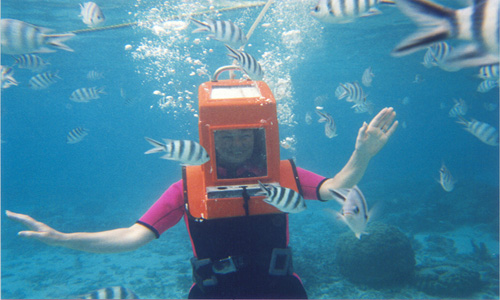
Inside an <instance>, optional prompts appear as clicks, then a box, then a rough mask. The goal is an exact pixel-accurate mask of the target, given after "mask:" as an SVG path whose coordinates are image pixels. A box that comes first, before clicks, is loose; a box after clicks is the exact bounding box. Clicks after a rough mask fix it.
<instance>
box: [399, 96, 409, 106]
mask: <svg viewBox="0 0 500 300" xmlns="http://www.w3.org/2000/svg"><path fill="white" fill-rule="evenodd" d="M410 102H411V100H410V97H408V96H405V97H404V98H403V99H401V104H403V105H408V104H410Z"/></svg>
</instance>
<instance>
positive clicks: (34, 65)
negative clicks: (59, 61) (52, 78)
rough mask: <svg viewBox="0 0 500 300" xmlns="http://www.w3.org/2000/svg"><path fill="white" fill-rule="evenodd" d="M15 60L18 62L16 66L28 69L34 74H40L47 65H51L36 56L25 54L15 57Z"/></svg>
mask: <svg viewBox="0 0 500 300" xmlns="http://www.w3.org/2000/svg"><path fill="white" fill-rule="evenodd" d="M14 59H15V60H16V62H15V64H16V65H17V66H18V67H19V68H20V69H28V70H31V71H32V72H40V71H41V70H43V69H44V68H45V67H46V66H47V65H50V63H48V62H46V61H44V60H43V58H41V57H40V56H38V55H35V54H23V55H19V56H16V57H14Z"/></svg>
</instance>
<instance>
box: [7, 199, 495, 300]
mask: <svg viewBox="0 0 500 300" xmlns="http://www.w3.org/2000/svg"><path fill="white" fill-rule="evenodd" d="M323 207H324V205H323V204H322V203H318V202H311V201H309V202H308V208H309V210H308V211H306V212H305V213H303V214H299V215H293V216H291V217H290V232H291V241H290V243H291V246H292V248H293V251H294V268H295V271H296V272H297V273H298V274H299V275H300V276H301V279H302V281H303V283H304V285H305V288H306V290H307V292H308V296H309V298H311V299H333V298H336V299H441V298H442V297H438V296H432V295H428V294H426V293H424V292H422V291H419V290H418V289H417V288H416V287H413V286H411V285H405V286H397V287H391V288H372V287H369V286H365V285H360V284H353V283H351V282H349V281H348V280H347V279H346V278H344V277H343V276H342V275H341V274H340V273H339V271H338V268H337V266H336V263H335V259H334V253H333V252H334V250H333V249H334V244H335V239H336V238H337V237H338V236H340V234H342V233H343V232H345V231H346V230H348V228H347V227H346V226H332V224H336V223H335V222H334V221H332V219H331V217H330V215H329V214H328V213H326V212H325V210H324V209H323ZM329 207H332V208H335V207H337V206H336V205H335V204H332V205H329ZM53 209H54V210H57V208H53ZM47 212H50V209H49V210H48V211H47ZM114 213H117V214H120V213H122V214H123V215H126V214H130V212H127V211H126V209H124V208H122V209H118V211H115V212H114ZM100 218H103V221H102V222H103V223H105V222H106V221H105V218H106V216H105V215H104V214H102V215H101V216H100ZM55 219H57V218H55ZM310 220H314V222H310ZM46 221H48V223H50V220H46ZM93 221H94V222H98V220H93ZM72 222H73V223H75V224H79V223H81V224H85V223H86V221H85V220H84V219H81V220H78V217H75V219H74V220H72ZM82 226H83V225H82ZM318 228H323V230H321V231H318ZM488 231H489V229H488V226H486V225H484V224H483V225H481V224H479V225H473V226H470V225H468V226H463V227H458V228H455V229H453V230H446V231H442V232H439V233H436V232H428V233H425V232H421V233H418V234H415V235H414V236H413V239H414V241H418V242H420V246H419V247H414V248H417V249H418V250H417V251H416V252H415V253H416V263H417V266H418V265H419V264H422V263H424V262H429V261H434V262H439V261H441V262H443V263H445V262H450V261H454V262H455V263H463V264H467V265H471V264H472V265H476V266H477V270H478V271H480V273H481V276H482V280H484V281H485V285H484V287H483V289H482V290H481V292H478V293H475V294H472V295H467V296H464V297H458V298H469V299H498V277H497V278H496V280H495V279H492V276H494V275H492V273H493V274H494V273H495V272H496V274H497V276H498V236H495V235H494V234H491V233H488ZM436 234H438V235H439V236H440V237H443V238H445V239H448V240H453V241H454V245H455V248H456V249H454V250H453V251H451V252H454V254H452V255H451V256H450V255H449V253H436V252H435V251H434V252H433V251H432V250H431V249H430V247H426V238H427V237H429V236H430V235H436ZM471 240H474V241H475V242H476V244H479V243H484V244H485V245H486V247H487V248H488V250H489V251H490V254H491V261H488V262H482V263H480V264H479V263H477V260H476V258H475V257H474V254H473V253H472V252H473V249H472V246H471ZM22 242H23V243H26V245H25V247H23V249H24V251H22V252H20V253H19V252H18V253H14V252H13V251H12V250H10V249H9V248H8V247H5V248H4V250H3V251H2V256H3V260H2V261H3V264H2V269H3V270H7V271H3V272H2V298H3V299H9V298H24V299H35V298H45V299H51V298H73V297H76V296H79V295H82V294H85V293H87V292H90V291H93V290H96V289H99V288H103V287H108V286H123V287H127V288H129V289H130V290H132V291H134V292H135V293H136V294H137V295H138V296H139V297H140V298H143V299H144V298H146V299H148V298H150V299H159V298H164V299H180V298H186V297H187V291H188V290H189V288H190V286H191V284H192V283H191V267H190V264H189V259H190V258H191V256H192V252H191V246H190V243H189V238H188V235H187V231H186V228H185V224H184V222H183V221H181V222H180V223H179V224H177V225H176V226H174V227H173V228H172V229H170V230H169V231H167V232H166V233H164V234H163V235H162V236H161V237H160V239H158V240H156V241H154V242H152V243H150V244H149V245H147V246H145V247H143V248H141V249H139V250H136V251H134V252H129V253H119V254H92V253H82V252H77V251H73V250H68V249H60V248H53V247H49V246H45V245H41V244H39V243H37V242H32V241H26V240H25V241H22ZM414 244H415V242H414ZM26 286H29V287H30V288H29V289H26Z"/></svg>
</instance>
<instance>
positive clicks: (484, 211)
mask: <svg viewBox="0 0 500 300" xmlns="http://www.w3.org/2000/svg"><path fill="white" fill-rule="evenodd" d="M315 2H316V1H312V0H311V1H291V2H290V3H288V5H286V7H285V4H284V3H283V2H281V1H276V3H275V4H274V5H273V6H272V7H271V10H270V11H269V12H268V13H267V14H266V16H265V17H264V19H263V20H262V21H261V25H264V26H259V27H257V29H256V31H255V32H254V34H253V35H252V37H251V39H250V44H251V45H250V46H248V47H247V48H246V49H247V51H248V52H249V53H251V54H252V55H254V56H255V57H256V58H257V59H259V61H260V62H261V64H262V68H263V69H264V71H265V73H266V76H265V79H264V80H265V81H266V82H267V83H268V84H269V85H270V86H271V88H272V89H273V92H274V94H275V97H276V98H277V99H278V103H279V105H280V106H279V112H278V113H279V118H280V122H281V124H280V138H281V139H285V138H287V137H289V138H293V140H294V141H295V142H296V143H295V144H293V146H292V147H291V148H289V149H284V148H282V149H281V156H282V158H283V159H285V158H294V159H295V160H296V162H297V164H298V165H299V166H301V167H303V168H306V169H309V170H311V171H314V172H316V173H318V174H321V175H324V176H328V177H332V176H334V175H335V174H336V173H337V172H338V171H339V170H340V169H341V168H342V167H343V166H344V164H345V163H346V162H347V160H348V159H349V156H350V155H351V153H352V151H353V149H354V143H355V139H356V134H357V131H358V129H359V127H360V126H361V125H362V123H363V122H364V121H366V122H369V121H370V120H371V118H372V117H373V115H369V114H367V113H363V114H356V113H354V111H353V110H352V109H351V108H350V106H351V104H350V103H347V102H345V101H344V100H337V99H336V97H335V94H334V92H335V89H336V87H337V86H338V85H339V83H344V82H352V81H359V82H360V81H361V75H362V74H363V71H364V70H365V69H366V68H367V67H370V66H371V67H372V69H373V72H374V74H375V77H374V79H373V83H372V86H371V87H365V88H364V89H365V91H366V92H367V93H368V100H370V101H372V102H373V103H374V107H375V109H374V110H375V112H378V111H379V110H380V109H382V108H384V107H388V106H392V107H394V108H395V111H396V112H397V119H398V120H399V122H400V126H399V128H398V130H397V131H396V133H395V134H394V135H393V137H392V138H391V140H390V141H389V142H388V144H387V145H386V147H385V148H384V149H383V150H382V151H381V152H380V153H379V154H378V155H377V156H376V157H375V158H374V159H373V160H372V162H371V163H370V165H369V168H368V170H367V172H366V173H365V176H364V178H363V179H362V181H361V182H360V184H359V186H360V188H361V189H362V190H363V192H364V193H365V196H366V197H367V201H368V203H369V205H371V204H372V203H375V202H377V203H378V205H379V206H381V207H382V209H381V213H379V215H378V217H377V218H378V220H380V221H382V222H385V223H388V224H391V225H394V226H397V227H399V228H400V229H401V230H402V231H403V232H404V233H405V234H407V235H408V236H410V235H418V234H429V233H435V234H443V235H444V236H447V235H446V234H447V233H450V232H453V230H455V229H457V230H458V229H460V228H462V227H464V226H465V227H467V228H470V230H471V234H472V236H476V237H477V239H479V240H480V239H481V237H484V236H486V237H488V239H487V240H485V242H487V245H488V249H489V251H490V252H491V254H492V255H493V254H498V252H499V249H498V182H499V167H498V166H499V161H498V157H499V152H498V147H494V146H489V145H486V144H484V143H482V142H481V141H479V140H478V139H477V138H475V137H474V136H472V135H471V134H469V133H468V132H466V131H464V130H463V129H461V125H459V124H457V123H456V122H455V121H454V119H453V118H450V117H449V116H448V111H449V109H450V108H451V107H452V105H453V99H454V98H455V99H458V98H462V99H464V100H465V101H466V102H467V104H468V106H469V111H468V112H467V115H466V117H468V118H475V119H477V120H480V121H482V122H486V123H488V124H491V125H493V126H495V127H497V128H498V125H499V116H498V108H496V109H494V110H493V111H487V110H485V109H484V107H483V104H484V103H495V104H498V100H499V91H498V88H495V89H493V90H491V91H489V92H487V93H479V92H477V91H476V89H477V86H478V85H479V83H480V79H478V78H477V77H475V75H476V74H477V73H478V68H468V69H463V70H460V71H458V72H445V71H443V70H441V69H439V68H431V69H426V68H425V67H424V66H423V65H422V64H421V62H422V59H423V55H424V51H420V52H417V53H415V54H412V55H409V56H406V57H402V58H395V57H392V56H390V54H389V53H390V51H391V50H392V48H393V47H394V46H395V45H396V44H397V43H398V42H399V41H401V40H402V39H403V38H404V37H406V36H407V35H409V34H410V33H411V32H413V31H414V30H415V26H414V25H413V24H412V23H411V21H409V20H408V19H407V18H406V17H405V16H404V15H402V14H401V13H400V12H399V11H398V9H397V8H395V7H391V6H382V7H380V9H381V11H382V12H383V13H382V14H381V15H378V16H373V17H367V18H362V19H358V20H356V21H355V22H353V23H349V24H340V25H329V24H322V23H319V22H318V21H317V20H315V19H313V18H312V17H311V16H310V15H309V11H310V9H312V7H313V6H314V5H315ZM98 4H99V5H100V6H101V8H102V10H103V12H104V14H105V16H106V18H107V20H106V23H105V24H104V26H111V25H116V24H126V23H131V22H138V23H137V25H134V26H127V27H124V28H117V29H114V28H112V27H109V28H107V29H105V30H102V31H90V32H83V33H77V34H76V36H75V37H73V38H72V39H70V40H68V41H67V42H66V44H67V45H68V46H70V47H71V48H73V49H74V52H66V51H62V50H58V51H57V52H54V53H48V54H42V55H41V56H42V57H43V58H44V59H46V60H48V61H50V63H51V65H50V66H49V68H48V70H52V71H55V70H59V76H60V77H61V78H62V79H60V80H58V82H57V83H56V84H54V85H52V86H50V87H49V88H47V89H44V90H32V89H30V88H28V84H27V83H28V81H29V79H30V78H31V76H33V75H34V73H32V72H31V71H29V70H26V69H19V68H17V67H14V77H15V78H16V80H17V81H19V82H20V84H19V86H11V87H10V88H8V89H3V90H2V94H1V96H2V98H1V100H2V107H1V109H2V124H1V129H2V133H1V140H2V144H1V150H2V161H1V167H2V174H1V175H2V176H1V178H2V186H1V188H2V189H1V191H2V194H1V196H2V212H3V211H5V210H11V211H14V212H19V213H25V214H29V215H31V216H32V217H34V218H36V219H37V220H40V221H42V222H46V223H47V224H49V225H50V226H53V227H54V228H56V229H58V230H60V231H63V232H75V231H102V230H109V229H114V228H119V227H128V226H130V225H132V224H133V223H134V222H135V221H136V220H137V219H138V218H140V217H141V216H142V214H143V213H144V212H145V211H146V210H147V209H148V208H149V207H150V206H151V205H152V204H153V203H154V202H155V200H156V199H157V198H158V197H159V196H160V195H161V194H162V193H163V191H164V190H165V189H166V188H167V187H168V186H169V185H170V184H171V183H173V182H175V181H177V180H178V179H179V178H180V176H181V173H180V167H179V165H178V164H177V163H175V162H171V161H164V160H161V161H160V160H159V159H158V157H154V156H150V155H144V154H143V153H144V152H145V151H146V150H148V149H149V144H148V143H147V142H146V141H145V140H144V137H145V136H148V137H152V138H155V139H160V138H172V139H192V140H197V139H198V128H197V118H196V116H195V114H196V113H197V111H196V108H197V106H196V97H197V88H198V86H199V85H200V84H201V83H203V82H205V81H207V80H208V75H199V73H200V72H201V73H203V71H204V70H205V71H206V73H207V74H209V75H210V74H212V73H213V72H214V71H215V70H216V69H217V68H218V67H220V66H223V65H226V64H229V63H230V61H229V59H228V58H226V52H227V51H226V49H225V48H224V46H223V45H222V44H221V43H219V42H217V41H215V40H207V39H206V38H205V36H204V35H203V34H192V33H191V31H192V30H193V29H194V25H192V24H191V25H189V27H187V29H182V28H177V27H176V28H174V29H172V27H171V28H170V29H169V28H166V29H165V27H164V30H165V32H163V33H158V31H156V32H155V31H154V26H159V25H161V24H162V23H163V22H165V20H167V19H168V18H171V17H173V16H176V15H179V14H182V13H185V12H196V11H201V10H206V8H208V7H209V6H210V5H215V6H216V7H220V6H223V5H227V4H230V5H231V6H232V5H237V3H235V2H227V3H219V2H217V1H213V2H212V1H210V3H209V2H208V1H200V2H189V3H186V2H184V1H178V3H177V2H176V1H171V2H170V3H163V1H132V0H128V1H101V3H98ZM1 5H2V6H1V8H2V18H13V19H19V20H23V21H26V22H29V23H32V24H36V25H37V26H43V27H48V28H52V29H54V32H66V31H73V30H79V29H85V28H87V26H86V25H85V24H83V23H82V21H81V19H80V18H78V14H79V6H78V1H62V0H51V1H43V2H40V1H35V0H31V1H22V2H19V1H16V0H4V1H2V4H1ZM200 5H202V6H204V8H200ZM153 8H155V9H153ZM259 12H260V8H251V9H237V10H233V11H229V12H224V13H221V15H220V16H218V17H217V18H220V19H228V20H233V21H236V22H238V24H239V25H241V26H242V27H243V28H244V29H245V31H247V30H248V29H249V28H250V26H251V24H252V23H253V21H254V20H255V18H256V17H257V15H258V13H259ZM211 16H212V17H214V15H213V14H212V15H211ZM183 21H185V20H183ZM174 25H175V24H174ZM178 25H179V24H178ZM181 25H182V24H180V25H179V26H181ZM196 39H199V41H197V40H196ZM451 43H452V44H453V45H455V44H458V43H457V42H456V41H451ZM126 45H130V46H131V48H130V49H128V50H127V49H126V47H125V46H126ZM1 59H2V62H1V63H2V65H6V66H10V65H12V64H13V62H14V60H13V58H12V57H11V56H10V55H3V54H2V57H1ZM196 60H199V63H198V62H195V61H196ZM91 70H95V71H98V72H102V73H103V75H104V78H103V79H100V80H97V81H91V80H89V79H87V78H86V75H87V73H88V72H89V71H91ZM417 74H418V75H419V76H421V78H422V79H423V81H422V82H420V83H414V82H413V81H414V79H415V76H416V75H417ZM93 86H98V87H101V86H104V87H105V91H106V94H105V95H102V96H101V98H100V99H98V100H92V101H91V102H89V103H75V102H72V101H70V100H69V96H70V95H71V93H72V92H73V91H74V90H75V89H77V88H82V87H93ZM155 91H158V92H159V93H160V94H161V93H163V94H162V95H158V92H157V93H155ZM123 93H125V94H126V96H125V97H123V96H122V94H123ZM162 96H165V97H166V96H172V97H173V98H172V99H173V100H172V102H171V103H170V104H168V105H163V107H162V106H161V105H160V104H159V101H161V99H162ZM179 97H182V100H181V99H179ZM404 97H409V99H410V101H409V103H407V104H403V103H402V101H401V99H403V98H404ZM189 98H191V99H189ZM127 99H129V100H127ZM191 106H192V107H193V110H194V111H192V110H191V108H190V107H191ZM316 106H322V107H324V111H326V112H329V113H330V114H331V115H332V116H333V117H334V119H335V121H336V123H337V127H338V129H337V133H338V136H337V137H335V138H333V139H328V138H327V137H326V136H325V134H324V125H323V124H320V123H318V122H317V116H316V114H315V113H314V110H315V107H316ZM306 112H309V113H311V114H312V116H313V122H312V124H307V123H306V122H305V115H306ZM403 123H404V124H405V126H403V125H402V124H403ZM79 126H82V127H85V128H87V129H88V130H89V134H88V136H86V137H85V138H84V139H83V140H82V141H81V142H80V143H77V144H67V143H66V135H67V133H68V132H69V131H70V130H72V129H74V128H76V127H79ZM442 162H445V164H446V166H447V167H448V168H449V169H450V171H451V172H452V174H453V176H454V177H455V178H456V179H457V184H456V187H455V190H454V191H452V192H450V193H446V192H445V191H444V190H443V189H442V188H441V187H440V186H439V184H438V183H437V182H436V178H438V176H439V174H438V171H439V168H440V166H441V163H442ZM325 207H328V208H332V209H335V210H338V209H339V207H338V205H336V204H335V203H327V204H323V203H313V204H311V205H309V210H308V211H307V212H306V213H304V214H302V215H297V216H292V217H291V245H292V247H294V254H295V257H296V258H295V262H294V264H295V267H296V269H297V270H298V271H299V274H300V275H301V277H302V279H303V281H304V284H305V287H306V289H307V290H308V293H309V296H310V297H312V298H385V297H387V298H429V297H431V298H432V297H434V296H432V295H426V294H425V293H422V292H421V291H419V290H418V289H414V288H412V287H405V288H404V289H402V290H397V291H394V290H389V291H388V290H373V289H368V288H364V287H359V286H357V285H354V284H351V283H349V282H348V281H346V280H345V279H342V278H341V277H340V276H337V277H335V276H336V275H332V274H334V272H335V271H334V270H335V262H334V260H333V255H334V253H333V248H334V244H335V243H334V242H335V239H336V238H337V237H338V235H339V234H341V233H343V232H345V231H348V228H347V227H345V226H344V227H342V226H341V225H339V224H338V223H335V222H334V221H332V220H331V219H330V218H328V217H327V216H326V215H325V213H324V210H323V209H324V208H325ZM312 220H317V224H315V222H312ZM180 223H181V224H179V225H177V226H175V227H174V228H172V229H171V230H169V231H167V232H166V233H165V234H164V235H163V236H162V237H161V238H160V239H159V240H157V241H154V242H153V243H151V244H149V245H147V246H145V247H144V248H142V249H139V250H137V251H136V252H133V253H123V254H114V255H107V254H106V255H97V254H86V253H80V252H76V251H73V250H67V249H61V248H52V247H49V246H46V245H44V244H41V243H38V242H36V241H29V240H21V239H20V238H18V237H17V236H16V233H17V232H18V231H20V230H21V229H22V228H21V226H20V225H18V224H14V223H13V222H10V221H8V220H6V218H2V297H3V298H68V297H74V296H75V295H78V294H82V293H85V292H88V291H91V290H94V289H98V288H101V287H105V286H112V285H123V286H127V287H128V288H130V289H132V290H134V291H135V292H136V293H137V294H138V295H139V296H141V297H143V298H185V297H186V296H187V290H188V289H189V286H190V284H191V274H190V266H189V262H188V260H189V258H190V256H191V254H190V253H189V252H190V251H191V249H190V245H189V239H188V237H187V233H186V229H185V225H184V224H182V223H183V222H180ZM450 234H451V233H450ZM325 235H326V236H325ZM456 246H457V248H458V250H459V252H464V253H469V252H471V250H470V249H469V248H465V249H460V244H456ZM467 247H470V245H469V244H467ZM460 250H461V251H460ZM314 253H316V255H314ZM310 255H313V258H316V260H311V259H310ZM418 255H427V254H425V253H420V254H419V253H417V258H418ZM418 262H419V259H417V264H418ZM322 266H326V267H325V268H322ZM493 269H494V270H496V274H498V264H496V265H495V264H494V263H493ZM327 270H331V271H327ZM321 272H326V273H325V276H323V275H318V274H322V273H321ZM328 276H333V277H334V278H336V279H335V284H336V285H335V286H337V285H338V284H341V285H342V286H343V287H344V289H343V290H339V289H338V288H331V287H330V286H333V282H332V281H329V280H330V279H329V278H330V277H328ZM483 276H485V275H483ZM485 280H486V279H485ZM492 286H493V288H492ZM468 297H469V296H468ZM470 297H478V298H490V297H496V298H498V277H497V280H496V292H495V283H493V284H489V285H485V287H484V288H483V290H481V291H480V292H478V293H477V294H474V295H472V296H470Z"/></svg>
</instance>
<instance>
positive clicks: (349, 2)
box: [311, 0, 394, 24]
mask: <svg viewBox="0 0 500 300" xmlns="http://www.w3.org/2000/svg"><path fill="white" fill-rule="evenodd" d="M379 2H382V3H387V4H394V2H393V1H380V0H319V2H318V4H317V5H316V6H315V7H314V9H313V10H312V11H311V15H312V16H313V17H315V18H316V19H318V20H320V21H322V22H325V23H339V24H342V23H349V22H352V21H354V19H356V18H358V17H368V16H373V15H378V14H381V12H380V11H379V10H378V9H377V8H375V6H376V5H377V4H379Z"/></svg>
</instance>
